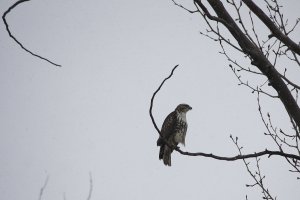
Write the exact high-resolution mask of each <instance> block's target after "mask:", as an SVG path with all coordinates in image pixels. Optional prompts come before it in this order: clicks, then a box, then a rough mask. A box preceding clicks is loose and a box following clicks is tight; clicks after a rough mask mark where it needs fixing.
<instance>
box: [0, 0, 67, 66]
mask: <svg viewBox="0 0 300 200" xmlns="http://www.w3.org/2000/svg"><path fill="white" fill-rule="evenodd" d="M26 1H30V0H19V1H17V2H16V3H14V4H13V5H12V6H10V7H9V8H8V9H7V10H6V11H5V12H4V14H3V15H2V19H3V22H4V24H5V27H6V30H7V32H8V35H9V37H11V38H12V39H13V40H14V41H15V42H16V43H17V44H18V45H19V46H20V47H21V48H22V49H23V50H25V51H27V52H28V53H30V54H31V55H33V56H35V57H38V58H40V59H42V60H45V61H47V62H48V63H51V64H52V65H55V66H58V67H61V65H59V64H56V63H54V62H52V61H50V60H48V59H47V58H44V57H42V56H40V55H38V54H36V53H33V52H32V51H30V50H29V49H27V48H26V47H24V45H23V44H22V43H21V42H19V40H18V39H17V38H16V37H15V36H13V34H12V33H11V32H10V29H9V25H8V23H7V21H6V15H7V14H8V13H10V12H11V11H12V10H13V9H14V8H15V7H16V6H17V5H19V4H21V3H24V2H26Z"/></svg>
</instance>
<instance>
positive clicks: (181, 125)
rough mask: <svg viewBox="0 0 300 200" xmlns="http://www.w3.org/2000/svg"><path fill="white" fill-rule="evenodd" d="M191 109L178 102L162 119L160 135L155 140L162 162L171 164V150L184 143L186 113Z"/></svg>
mask: <svg viewBox="0 0 300 200" xmlns="http://www.w3.org/2000/svg"><path fill="white" fill-rule="evenodd" d="M191 109H192V108H191V107H190V106H189V105H187V104H180V105H178V106H177V107H176V109H175V110H174V111H173V112H171V113H170V114H169V115H168V116H167V117H166V119H165V120H164V123H163V125H162V128H161V137H159V138H158V140H157V146H160V151H159V159H160V160H161V159H163V162H164V164H165V165H167V166H171V153H172V152H173V148H174V147H175V146H177V145H178V144H179V143H181V144H183V145H185V137H186V131H187V126H188V125H187V121H186V113H187V112H188V111H189V110H191ZM166 142H167V143H168V144H169V146H168V145H167V144H166ZM172 147H173V148H172Z"/></svg>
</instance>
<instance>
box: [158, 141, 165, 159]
mask: <svg viewBox="0 0 300 200" xmlns="http://www.w3.org/2000/svg"><path fill="white" fill-rule="evenodd" d="M164 151H165V145H161V146H160V149H159V160H161V159H163V157H164Z"/></svg>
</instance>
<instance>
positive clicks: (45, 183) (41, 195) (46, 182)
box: [38, 176, 49, 200]
mask: <svg viewBox="0 0 300 200" xmlns="http://www.w3.org/2000/svg"><path fill="white" fill-rule="evenodd" d="M48 180H49V176H47V177H46V180H45V182H44V185H43V186H42V187H41V189H40V193H39V198H38V200H42V197H43V194H44V191H45V189H46V186H47V184H48Z"/></svg>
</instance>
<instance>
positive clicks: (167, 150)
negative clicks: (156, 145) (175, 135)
mask: <svg viewBox="0 0 300 200" xmlns="http://www.w3.org/2000/svg"><path fill="white" fill-rule="evenodd" d="M163 150H164V152H163V161H164V164H165V165H167V166H171V153H172V150H171V149H170V148H169V147H168V146H165V147H164V149H163Z"/></svg>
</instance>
